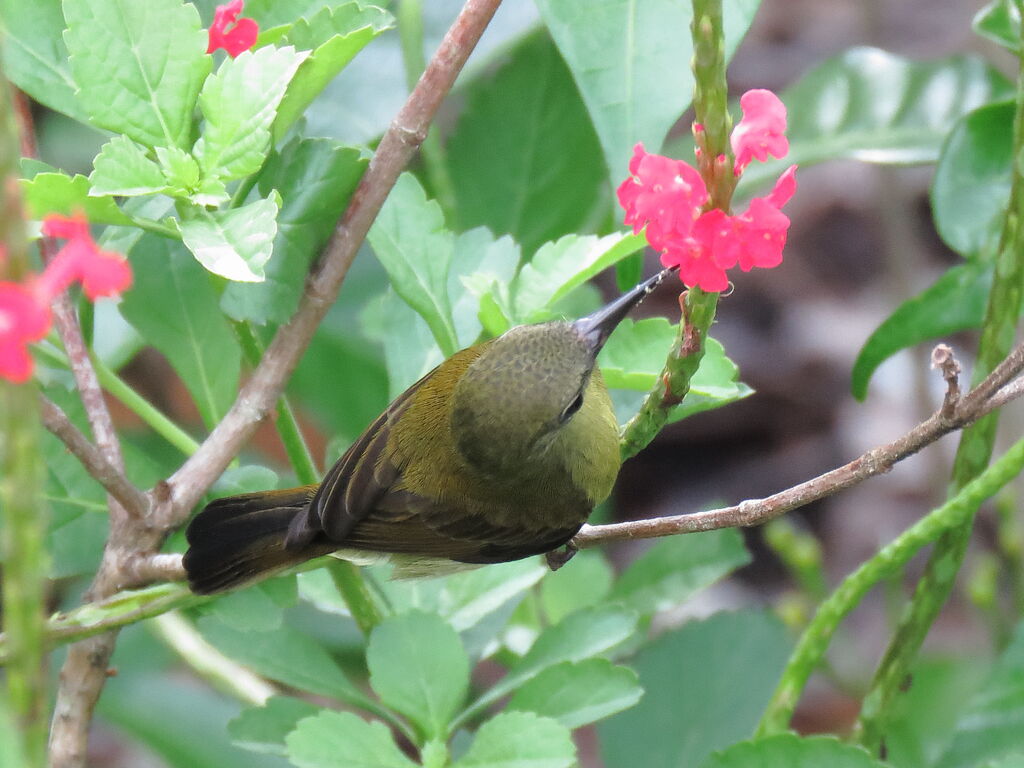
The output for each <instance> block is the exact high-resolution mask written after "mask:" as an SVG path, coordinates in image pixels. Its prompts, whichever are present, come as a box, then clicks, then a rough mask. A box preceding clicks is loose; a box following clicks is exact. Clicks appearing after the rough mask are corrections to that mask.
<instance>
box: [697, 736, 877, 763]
mask: <svg viewBox="0 0 1024 768" xmlns="http://www.w3.org/2000/svg"><path fill="white" fill-rule="evenodd" d="M752 765H757V766H758V768H821V766H826V765H827V766H828V768H885V765H886V764H885V763H880V762H878V761H877V760H875V759H874V758H873V757H871V755H870V754H869V753H868V752H867V750H865V749H863V748H862V747H857V746H854V745H852V744H844V743H843V742H841V741H839V740H838V739H836V738H833V737H831V736H809V737H806V738H801V737H800V736H797V735H796V734H795V733H780V734H778V735H776V736H769V737H767V738H764V739H753V740H751V741H744V742H740V743H739V744H734V745H733V746H731V747H729V748H728V749H725V750H722V751H721V752H718V753H717V754H714V755H712V756H711V757H710V758H709V759H708V760H705V761H704V763H703V765H702V768H750V766H752Z"/></svg>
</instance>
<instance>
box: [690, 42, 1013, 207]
mask: <svg viewBox="0 0 1024 768" xmlns="http://www.w3.org/2000/svg"><path fill="white" fill-rule="evenodd" d="M1009 95H1011V92H1010V86H1009V83H1008V82H1007V80H1006V78H1005V77H1003V76H1002V75H1001V74H999V72H997V71H996V70H995V69H993V68H992V67H991V66H989V65H988V64H987V63H985V62H984V61H983V60H982V59H980V58H976V57H965V56H955V57H950V58H946V59H939V60H936V61H910V60H909V59H905V58H902V57H900V56H896V55H894V54H891V53H887V52H886V51H882V50H879V49H877V48H852V49H850V50H849V51H846V52H845V53H843V54H841V55H839V56H837V57H836V58H834V59H829V60H828V61H826V62H824V63H823V64H820V65H819V66H817V67H815V68H814V69H812V70H811V71H810V72H808V73H807V74H806V75H804V76H803V78H801V79H800V81H799V82H798V83H797V84H796V85H794V86H793V87H791V88H789V89H787V90H786V91H784V92H783V93H782V101H783V102H784V103H785V105H786V109H787V111H788V117H789V126H788V129H787V131H786V136H787V137H788V138H789V154H788V155H786V157H785V158H783V159H781V160H772V161H770V162H767V163H752V164H751V165H750V166H749V167H748V168H747V169H746V171H744V173H743V178H742V181H741V183H740V190H739V192H740V194H741V195H746V196H749V195H750V194H752V193H753V192H754V191H755V190H756V189H758V188H759V187H762V186H765V185H767V184H770V183H772V182H773V181H774V180H775V178H777V177H778V175H779V174H780V173H781V172H782V170H783V169H785V168H786V167H788V166H789V165H791V164H793V163H799V164H800V166H801V168H805V167H807V166H809V165H813V164H814V163H820V162H822V161H824V160H835V159H840V158H845V159H850V160H861V161H863V162H868V163H889V164H909V163H932V162H935V160H936V159H937V158H938V156H939V149H940V147H941V146H942V142H943V141H945V139H946V135H947V134H948V133H949V131H950V129H951V128H952V127H953V124H954V123H955V122H956V121H957V120H958V119H959V118H960V117H961V116H963V115H965V114H967V113H968V112H970V111H971V110H972V109H974V108H975V107H978V106H980V105H981V104H985V103H987V102H989V101H992V100H993V99H996V98H1005V97H1006V96H1009ZM690 146H692V142H690ZM672 149H673V156H675V157H692V154H689V155H685V154H674V153H675V152H685V150H683V149H682V145H679V144H677V145H673V148H672Z"/></svg>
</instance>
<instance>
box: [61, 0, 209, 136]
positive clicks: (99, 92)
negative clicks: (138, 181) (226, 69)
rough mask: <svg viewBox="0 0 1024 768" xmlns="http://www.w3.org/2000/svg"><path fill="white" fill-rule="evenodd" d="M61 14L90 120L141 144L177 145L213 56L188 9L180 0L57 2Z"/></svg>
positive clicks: (193, 13) (81, 100)
mask: <svg viewBox="0 0 1024 768" xmlns="http://www.w3.org/2000/svg"><path fill="white" fill-rule="evenodd" d="M64 18H65V20H66V21H67V26H68V28H67V31H66V32H65V33H64V41H65V43H66V44H67V47H68V52H69V54H70V61H71V71H72V73H73V74H74V79H75V83H76V84H77V86H78V88H79V90H78V92H77V94H76V96H77V99H78V101H79V103H80V104H81V105H82V107H83V109H84V110H85V111H86V112H87V113H88V115H89V117H90V119H91V120H92V122H93V123H95V124H96V125H98V126H99V127H101V128H106V129H107V130H110V131H114V132H115V133H124V134H127V135H128V136H129V137H131V138H132V139H134V140H136V141H138V142H140V143H141V144H145V145H146V146H150V147H154V146H158V145H159V146H165V147H178V146H184V144H185V142H186V141H188V139H189V133H190V131H191V128H192V109H193V106H194V105H195V103H196V97H197V95H198V94H199V87H200V85H201V84H202V82H203V79H204V78H205V77H206V75H207V74H208V73H209V72H210V66H211V64H212V62H213V59H212V58H211V57H210V56H207V55H206V45H207V35H206V32H205V30H202V29H200V27H199V14H198V13H196V9H195V8H193V7H192V6H190V5H185V4H182V3H181V2H180V0H147V2H145V3H124V2H120V0H64ZM114 72H116V73H117V76H116V77H113V76H112V73H114Z"/></svg>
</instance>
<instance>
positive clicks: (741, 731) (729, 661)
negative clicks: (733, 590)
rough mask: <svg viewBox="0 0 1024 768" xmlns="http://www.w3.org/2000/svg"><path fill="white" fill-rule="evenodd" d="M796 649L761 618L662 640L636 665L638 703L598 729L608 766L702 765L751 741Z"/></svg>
mask: <svg viewBox="0 0 1024 768" xmlns="http://www.w3.org/2000/svg"><path fill="white" fill-rule="evenodd" d="M679 538H686V537H685V536H684V537H679ZM790 646H791V641H790V639H789V637H788V632H787V631H786V628H785V627H784V626H782V624H781V622H779V621H778V620H777V619H775V618H774V617H773V616H771V615H770V614H768V613H764V612H760V611H745V612H741V613H719V614H716V615H714V616H712V617H711V618H709V619H707V620H705V621H691V622H688V623H686V624H684V625H683V626H682V627H680V628H679V629H677V630H674V631H672V632H668V633H666V634H663V635H661V636H660V637H658V638H657V639H655V640H654V641H653V642H651V643H650V645H647V646H646V647H644V648H643V649H642V650H641V651H640V652H639V653H638V654H637V656H636V658H635V659H634V660H633V667H634V669H636V671H637V673H638V674H639V675H640V685H641V686H643V689H644V697H643V698H642V699H641V700H640V703H639V704H637V706H635V707H633V708H631V709H628V710H626V711H625V712H622V713H620V714H618V715H615V716H614V717H612V718H610V719H608V720H605V721H604V722H602V723H599V724H598V726H597V733H598V737H599V740H600V743H601V755H602V757H603V758H604V764H605V765H606V766H607V768H634V766H640V765H642V766H644V768H678V766H681V765H700V764H701V763H702V762H703V760H704V758H705V757H706V756H707V755H708V754H710V753H711V752H712V751H713V750H716V749H721V748H722V747H725V746H728V745H729V744H732V743H734V742H735V741H738V740H739V739H745V738H747V737H749V736H750V734H751V732H752V731H753V730H754V727H755V726H756V725H757V721H758V719H759V718H760V716H761V712H762V711H763V709H764V707H765V705H766V704H767V703H768V699H769V697H770V696H771V693H772V691H773V690H774V688H775V685H776V683H777V682H778V679H779V675H781V674H782V669H783V666H784V665H785V662H786V657H787V656H788V655H789V649H790ZM684 681H685V684H681V683H682V682H684ZM757 764H758V763H756V762H755V763H748V764H747V765H748V766H750V765H757ZM821 765H822V766H825V765H830V764H829V763H827V762H826V763H822V764H821Z"/></svg>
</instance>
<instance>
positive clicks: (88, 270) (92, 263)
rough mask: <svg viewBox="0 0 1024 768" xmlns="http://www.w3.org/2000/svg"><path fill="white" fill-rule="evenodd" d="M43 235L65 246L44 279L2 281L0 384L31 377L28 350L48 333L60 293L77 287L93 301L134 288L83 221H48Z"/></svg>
mask: <svg viewBox="0 0 1024 768" xmlns="http://www.w3.org/2000/svg"><path fill="white" fill-rule="evenodd" d="M43 234H44V235H47V236H48V237H56V238H60V239H62V240H67V242H66V243H65V244H64V246H63V247H62V248H61V249H60V250H59V251H58V252H57V255H56V256H54V257H53V259H51V260H50V263H49V264H47V265H46V269H45V270H43V273H42V274H41V275H37V276H33V277H31V278H29V279H28V280H27V281H26V282H25V283H13V282H10V281H4V280H0V378H4V379H7V380H8V381H13V382H16V383H19V382H23V381H27V380H28V379H29V377H31V376H32V357H31V356H30V355H29V353H28V345H29V344H31V343H32V342H35V341H39V340H40V339H42V338H43V337H44V336H46V334H47V333H48V332H49V330H50V324H51V322H52V318H51V316H50V304H51V303H52V302H53V300H54V299H55V298H56V297H57V296H58V295H60V293H61V292H62V291H64V290H65V289H67V288H68V286H70V285H71V284H72V283H74V282H79V283H81V284H82V288H83V290H84V291H85V295H86V296H87V297H88V298H89V299H90V300H92V301H95V300H96V299H98V298H99V297H101V296H113V295H116V294H119V293H121V292H122V291H124V290H125V289H127V288H128V286H130V285H131V283H132V271H131V267H129V266H128V262H126V261H125V260H124V258H123V257H122V256H121V254H119V253H113V252H111V251H101V250H100V248H99V246H98V245H97V244H96V242H95V241H94V240H93V239H92V235H91V234H90V233H89V222H88V221H87V220H86V218H85V216H82V215H76V216H59V215H56V214H54V215H50V216H47V217H46V218H45V219H43Z"/></svg>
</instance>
